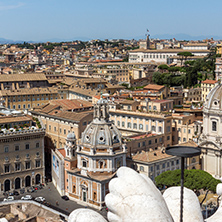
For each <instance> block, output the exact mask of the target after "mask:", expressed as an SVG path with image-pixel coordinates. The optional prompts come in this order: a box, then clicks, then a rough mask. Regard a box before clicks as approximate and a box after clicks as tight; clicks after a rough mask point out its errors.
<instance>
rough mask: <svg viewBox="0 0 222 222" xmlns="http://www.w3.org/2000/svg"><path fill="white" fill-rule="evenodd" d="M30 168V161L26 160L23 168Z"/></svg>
mask: <svg viewBox="0 0 222 222" xmlns="http://www.w3.org/2000/svg"><path fill="white" fill-rule="evenodd" d="M30 168H31V164H30V162H26V163H25V169H26V170H27V169H30Z"/></svg>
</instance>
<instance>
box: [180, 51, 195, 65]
mask: <svg viewBox="0 0 222 222" xmlns="http://www.w3.org/2000/svg"><path fill="white" fill-rule="evenodd" d="M177 55H178V56H179V60H180V61H181V66H182V64H183V60H185V61H186V60H187V57H188V56H194V55H193V54H192V53H191V52H179V53H177Z"/></svg>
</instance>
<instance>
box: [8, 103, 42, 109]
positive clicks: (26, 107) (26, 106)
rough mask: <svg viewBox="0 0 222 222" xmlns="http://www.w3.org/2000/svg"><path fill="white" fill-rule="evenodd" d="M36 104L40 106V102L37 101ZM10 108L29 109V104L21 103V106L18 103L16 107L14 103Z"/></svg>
mask: <svg viewBox="0 0 222 222" xmlns="http://www.w3.org/2000/svg"><path fill="white" fill-rule="evenodd" d="M41 105H44V103H42V104H41ZM37 106H40V104H39V103H38V104H37ZM8 108H9V109H11V106H10V105H8ZM12 108H13V109H22V108H23V109H31V104H27V105H26V104H23V105H22V106H21V105H20V104H18V105H17V108H16V105H13V106H12Z"/></svg>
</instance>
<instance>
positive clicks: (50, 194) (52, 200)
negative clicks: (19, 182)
mask: <svg viewBox="0 0 222 222" xmlns="http://www.w3.org/2000/svg"><path fill="white" fill-rule="evenodd" d="M18 191H19V190H18ZM25 195H31V196H32V197H34V198H36V197H44V198H45V199H46V202H47V203H49V204H48V206H49V207H52V208H54V209H56V208H59V209H61V212H62V213H64V214H67V215H68V214H70V213H71V212H72V211H73V210H75V209H78V208H89V209H93V208H91V207H86V206H83V205H80V204H77V203H76V202H75V201H72V200H67V201H66V200H63V199H62V198H61V196H60V194H59V193H58V191H57V190H56V188H55V187H54V185H53V183H52V182H50V183H48V185H45V187H44V188H43V189H40V190H37V191H36V192H33V193H29V192H25V193H24V194H20V195H19V196H14V198H15V200H19V199H21V197H22V196H25ZM4 198H5V197H4V196H3V195H1V196H0V201H2V200H3V199H4ZM56 201H58V205H57V206H56ZM93 210H95V209H93ZM95 211H97V212H98V213H100V214H101V215H103V216H104V217H105V218H106V215H107V212H106V210H105V209H103V210H101V211H99V210H95Z"/></svg>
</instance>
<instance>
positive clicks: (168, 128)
mask: <svg viewBox="0 0 222 222" xmlns="http://www.w3.org/2000/svg"><path fill="white" fill-rule="evenodd" d="M117 126H120V121H117ZM121 126H122V127H125V122H122V124H121ZM127 128H132V124H131V123H130V122H128V123H127ZM133 129H140V130H143V124H139V127H138V125H137V123H133ZM151 130H152V131H155V132H156V126H151ZM146 131H148V125H146ZM167 131H168V132H169V131H170V126H168V127H167ZM158 132H159V133H162V127H161V126H159V127H158Z"/></svg>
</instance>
